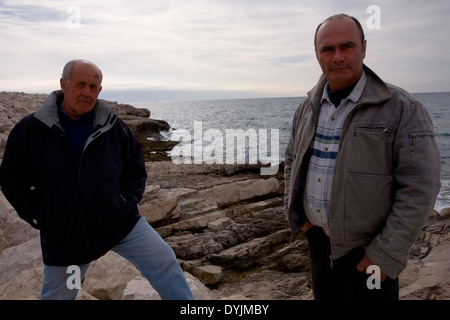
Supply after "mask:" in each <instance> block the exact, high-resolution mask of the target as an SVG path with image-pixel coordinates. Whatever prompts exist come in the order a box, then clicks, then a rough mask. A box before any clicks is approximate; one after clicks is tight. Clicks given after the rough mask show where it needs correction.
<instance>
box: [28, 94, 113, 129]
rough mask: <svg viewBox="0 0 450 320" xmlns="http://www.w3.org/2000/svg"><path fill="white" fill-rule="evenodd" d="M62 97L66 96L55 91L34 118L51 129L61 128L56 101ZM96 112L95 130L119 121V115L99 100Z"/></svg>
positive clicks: (95, 108) (95, 107) (96, 103)
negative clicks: (54, 127)
mask: <svg viewBox="0 0 450 320" xmlns="http://www.w3.org/2000/svg"><path fill="white" fill-rule="evenodd" d="M62 96H64V94H63V93H62V91H61V90H56V91H53V92H52V93H51V94H50V95H49V96H48V97H47V99H46V100H45V101H44V103H43V104H42V106H41V107H40V108H39V110H38V111H37V112H36V113H35V114H34V117H35V118H37V119H38V120H40V121H41V122H43V123H44V124H46V125H47V126H48V127H50V128H51V127H53V126H54V125H56V126H58V127H60V124H59V117H58V108H57V105H56V101H57V100H58V98H60V97H62ZM94 111H95V116H94V128H95V127H96V126H98V125H99V126H101V127H104V126H108V127H109V126H112V124H113V123H114V122H115V120H116V119H117V114H116V113H115V112H114V111H113V110H111V109H110V108H108V107H107V106H105V105H104V104H103V103H102V102H100V101H99V100H97V101H96V102H95V106H94Z"/></svg>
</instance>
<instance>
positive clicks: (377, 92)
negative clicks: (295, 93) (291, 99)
mask: <svg viewBox="0 0 450 320" xmlns="http://www.w3.org/2000/svg"><path fill="white" fill-rule="evenodd" d="M363 68H364V71H365V73H366V75H367V81H366V85H365V86H364V90H363V92H362V94H361V97H360V98H359V101H358V102H357V106H359V105H362V104H378V103H381V102H385V101H387V100H389V99H390V97H391V93H390V91H389V88H388V86H387V84H386V83H385V82H384V81H383V80H381V78H380V77H379V76H378V75H377V74H376V73H375V72H373V71H372V70H371V69H370V68H369V67H367V66H366V65H363ZM326 85H327V78H326V77H325V75H323V74H322V75H321V76H320V78H319V81H318V82H317V84H316V85H315V86H314V88H312V89H311V91H309V92H308V98H309V99H310V100H311V105H312V108H313V111H314V113H315V114H316V115H318V114H319V112H320V106H321V103H320V101H321V99H322V94H323V90H324V88H325V86H326Z"/></svg>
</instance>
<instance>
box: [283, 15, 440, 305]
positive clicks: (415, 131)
mask: <svg viewBox="0 0 450 320" xmlns="http://www.w3.org/2000/svg"><path fill="white" fill-rule="evenodd" d="M314 43H315V52H316V57H317V60H318V62H319V65H320V67H321V69H322V72H323V75H322V76H321V78H320V79H319V82H318V83H317V85H316V86H315V87H314V88H313V89H312V90H311V91H310V92H309V93H308V96H307V98H306V99H305V100H304V101H302V103H301V104H300V106H299V107H298V109H297V110H296V112H295V115H294V119H293V123H292V132H291V137H290V140H289V144H288V147H287V150H286V157H285V161H286V162H285V182H286V189H285V212H286V215H287V219H288V221H289V224H290V226H291V229H292V233H293V236H294V237H295V236H297V234H298V233H299V232H300V231H303V232H306V237H307V240H308V243H309V249H310V261H311V273H312V289H313V294H314V297H315V299H398V297H399V292H398V276H399V274H400V273H401V271H402V270H403V269H404V268H405V266H406V263H407V260H408V254H409V250H410V247H411V245H412V244H413V243H414V241H415V240H416V239H417V237H418V235H419V233H420V231H421V229H422V227H423V225H424V223H425V220H426V219H427V217H428V215H429V213H430V212H431V210H432V209H433V206H434V203H435V200H436V196H437V194H438V192H439V188H440V157H439V152H438V149H437V146H436V143H435V140H434V135H433V127H432V122H431V119H430V116H429V114H428V112H427V111H426V110H425V108H424V107H423V106H422V105H421V104H420V103H419V102H418V101H417V100H416V99H414V97H412V96H411V95H410V94H408V93H407V92H405V91H404V90H402V89H400V88H398V87H395V86H393V85H390V84H387V83H385V82H384V81H383V80H381V79H380V78H379V77H378V76H377V75H376V74H375V73H374V72H373V71H372V70H370V69H369V68H368V67H367V66H365V65H364V64H363V59H364V58H365V55H366V40H365V38H364V32H363V29H362V27H361V24H360V23H359V22H358V20H356V19H355V18H353V17H349V16H348V15H344V14H340V15H336V16H332V17H330V18H328V19H327V20H325V21H324V22H323V23H321V24H320V25H319V26H318V27H317V30H316V34H315V39H314ZM369 267H370V268H369ZM372 271H375V274H373V275H372V276H370V278H369V276H368V275H367V274H366V273H371V272H372ZM378 271H379V272H378Z"/></svg>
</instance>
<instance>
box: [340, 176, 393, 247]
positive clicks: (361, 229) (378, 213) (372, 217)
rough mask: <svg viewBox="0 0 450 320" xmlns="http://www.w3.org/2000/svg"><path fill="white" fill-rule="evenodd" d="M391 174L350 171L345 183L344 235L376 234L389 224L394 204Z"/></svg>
mask: <svg viewBox="0 0 450 320" xmlns="http://www.w3.org/2000/svg"><path fill="white" fill-rule="evenodd" d="M393 186H394V179H393V178H392V176H378V175H349V176H348V178H347V180H346V184H345V194H344V197H345V205H344V239H345V240H346V241H359V240H362V239H369V238H373V237H374V236H375V235H376V234H378V233H380V232H381V230H382V229H383V227H384V225H385V224H386V220H387V218H388V216H389V213H390V212H391V210H392V204H393V195H392V194H393Z"/></svg>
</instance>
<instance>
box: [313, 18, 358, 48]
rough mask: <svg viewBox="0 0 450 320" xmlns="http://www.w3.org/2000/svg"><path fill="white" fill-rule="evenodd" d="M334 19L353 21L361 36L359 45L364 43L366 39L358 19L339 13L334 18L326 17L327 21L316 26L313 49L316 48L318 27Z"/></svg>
mask: <svg viewBox="0 0 450 320" xmlns="http://www.w3.org/2000/svg"><path fill="white" fill-rule="evenodd" d="M336 18H338V19H342V18H350V19H352V20H353V21H355V23H356V25H357V26H358V29H359V33H360V34H361V44H363V43H364V40H365V39H366V37H365V35H364V30H363V27H362V25H361V23H360V22H359V21H358V19H356V18H355V17H351V16H349V15H347V14H345V13H339V14H336V15H334V16H331V17H328V18H327V19H325V20H324V21H323V22H322V23H320V24H319V25H318V26H317V28H316V33H315V34H314V47H316V38H317V33H318V32H319V29H320V27H321V26H322V25H323V24H324V23H325V22H327V21H330V20H332V19H336Z"/></svg>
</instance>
